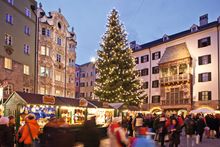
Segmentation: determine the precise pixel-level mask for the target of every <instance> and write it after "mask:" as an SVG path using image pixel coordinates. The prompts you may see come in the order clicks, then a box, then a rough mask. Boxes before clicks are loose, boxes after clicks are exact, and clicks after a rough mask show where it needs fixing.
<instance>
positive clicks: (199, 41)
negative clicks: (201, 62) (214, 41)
mask: <svg viewBox="0 0 220 147" xmlns="http://www.w3.org/2000/svg"><path fill="white" fill-rule="evenodd" d="M200 47H201V39H200V40H198V48H200Z"/></svg>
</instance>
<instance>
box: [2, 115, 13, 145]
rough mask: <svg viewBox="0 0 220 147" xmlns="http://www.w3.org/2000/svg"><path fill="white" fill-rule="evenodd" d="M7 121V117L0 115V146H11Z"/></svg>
mask: <svg viewBox="0 0 220 147" xmlns="http://www.w3.org/2000/svg"><path fill="white" fill-rule="evenodd" d="M8 123H9V119H8V118H7V117H3V116H0V147H11V146H10V132H9V127H8Z"/></svg>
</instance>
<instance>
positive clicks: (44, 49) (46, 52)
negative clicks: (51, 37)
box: [40, 46, 50, 56]
mask: <svg viewBox="0 0 220 147" xmlns="http://www.w3.org/2000/svg"><path fill="white" fill-rule="evenodd" d="M40 53H41V55H45V56H49V55H50V49H49V48H48V47H46V46H41V50H40Z"/></svg>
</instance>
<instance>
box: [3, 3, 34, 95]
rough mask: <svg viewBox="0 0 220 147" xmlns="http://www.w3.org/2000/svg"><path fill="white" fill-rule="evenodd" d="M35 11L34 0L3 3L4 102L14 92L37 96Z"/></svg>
mask: <svg viewBox="0 0 220 147" xmlns="http://www.w3.org/2000/svg"><path fill="white" fill-rule="evenodd" d="M36 8H37V2H36V1H35V0H16V1H14V0H1V1H0V17H1V18H2V19H1V20H0V26H1V29H0V38H1V39H0V88H3V97H4V98H5V99H6V98H7V97H8V96H9V95H10V94H11V93H12V92H13V91H24V92H32V93H34V92H36V89H37V88H36V77H35V75H36V74H35V73H36V68H35V67H36V65H35V63H36V62H35V50H36V20H37V17H36ZM2 86H4V87H2ZM0 94H1V93H0ZM0 99H1V97H0Z"/></svg>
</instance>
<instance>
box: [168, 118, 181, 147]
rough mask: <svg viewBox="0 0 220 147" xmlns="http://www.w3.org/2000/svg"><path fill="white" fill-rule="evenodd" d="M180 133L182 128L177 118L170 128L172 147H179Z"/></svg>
mask: <svg viewBox="0 0 220 147" xmlns="http://www.w3.org/2000/svg"><path fill="white" fill-rule="evenodd" d="M180 133H181V126H180V125H179V124H178V120H177V119H176V118H173V119H172V120H171V125H170V127H169V134H170V145H169V146H170V147H178V145H179V144H180Z"/></svg>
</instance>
